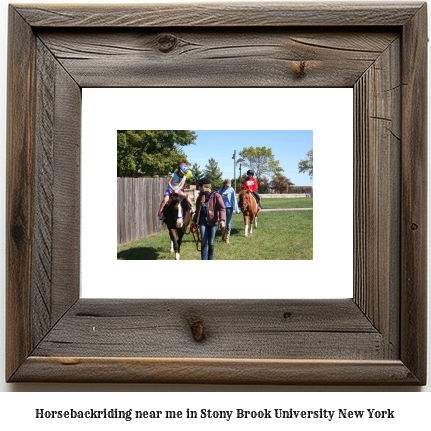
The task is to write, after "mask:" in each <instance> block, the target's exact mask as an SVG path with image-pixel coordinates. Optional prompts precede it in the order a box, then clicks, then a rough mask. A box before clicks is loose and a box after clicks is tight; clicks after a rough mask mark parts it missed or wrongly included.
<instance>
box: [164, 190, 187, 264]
mask: <svg viewBox="0 0 431 431" xmlns="http://www.w3.org/2000/svg"><path fill="white" fill-rule="evenodd" d="M168 203H169V205H168V207H167V208H165V210H164V214H165V217H166V218H165V219H164V220H163V223H166V226H167V228H168V231H169V236H170V238H171V249H170V252H171V253H173V252H174V251H175V260H180V248H181V242H182V240H183V235H184V232H185V230H186V228H187V226H188V225H189V223H190V221H191V214H190V208H189V205H188V203H187V196H185V195H182V194H181V195H180V194H178V193H172V194H171V195H170V197H169V201H168ZM177 236H178V239H177Z"/></svg>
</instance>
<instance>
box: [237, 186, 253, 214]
mask: <svg viewBox="0 0 431 431" xmlns="http://www.w3.org/2000/svg"><path fill="white" fill-rule="evenodd" d="M249 204H250V190H242V191H241V193H240V194H239V204H238V205H239V209H240V210H241V211H242V212H244V211H245V210H246V209H247V207H248V205H249Z"/></svg>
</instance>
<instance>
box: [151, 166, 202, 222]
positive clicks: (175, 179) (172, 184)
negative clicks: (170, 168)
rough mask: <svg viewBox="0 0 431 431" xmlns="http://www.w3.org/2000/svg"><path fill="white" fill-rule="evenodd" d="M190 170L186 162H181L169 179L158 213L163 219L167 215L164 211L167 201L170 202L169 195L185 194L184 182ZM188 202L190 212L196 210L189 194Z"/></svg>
mask: <svg viewBox="0 0 431 431" xmlns="http://www.w3.org/2000/svg"><path fill="white" fill-rule="evenodd" d="M188 171H189V168H188V166H187V165H186V164H185V163H180V165H179V166H178V170H177V172H174V173H173V174H172V175H171V176H170V178H169V181H168V186H167V187H166V192H165V196H164V198H163V201H162V203H161V204H160V210H159V212H158V213H157V215H158V216H159V217H160V219H161V220H164V219H165V216H164V215H163V214H162V211H163V209H164V207H165V205H166V203H167V202H168V199H169V196H170V195H171V194H172V193H173V192H176V193H179V194H184V192H183V191H182V190H181V189H182V188H183V187H184V184H185V182H186V175H187V172H188ZM187 203H188V204H189V207H190V212H191V213H192V214H193V213H194V212H195V211H196V210H195V207H194V206H193V203H192V201H191V200H190V198H189V197H188V196H187Z"/></svg>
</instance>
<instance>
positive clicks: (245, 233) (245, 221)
mask: <svg viewBox="0 0 431 431" xmlns="http://www.w3.org/2000/svg"><path fill="white" fill-rule="evenodd" d="M244 225H245V232H244V237H245V238H247V235H248V215H245V213H244Z"/></svg>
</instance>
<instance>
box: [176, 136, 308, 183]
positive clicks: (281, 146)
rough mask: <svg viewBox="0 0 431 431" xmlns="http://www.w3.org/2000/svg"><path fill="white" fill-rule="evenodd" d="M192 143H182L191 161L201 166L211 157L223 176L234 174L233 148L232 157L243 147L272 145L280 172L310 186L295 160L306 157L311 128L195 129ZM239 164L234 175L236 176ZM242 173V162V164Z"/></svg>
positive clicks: (231, 176)
mask: <svg viewBox="0 0 431 431" xmlns="http://www.w3.org/2000/svg"><path fill="white" fill-rule="evenodd" d="M195 132H196V134H197V135H198V138H197V140H196V145H188V146H187V147H183V150H184V152H185V154H186V155H187V157H188V159H189V162H190V163H191V164H193V163H197V164H198V165H200V167H201V169H202V170H203V169H204V167H205V165H206V164H207V163H208V159H209V158H211V157H213V158H214V159H215V160H216V161H217V163H218V166H219V168H220V169H221V171H222V172H223V178H227V177H228V178H231V179H232V180H233V177H234V173H233V170H234V161H233V159H232V156H233V153H234V150H236V158H237V159H239V157H240V156H239V152H240V151H241V150H242V149H243V148H245V147H267V148H271V149H272V153H273V154H274V156H275V159H276V160H278V161H279V162H280V166H281V167H282V168H283V169H284V172H283V174H284V175H285V176H286V177H288V178H290V180H291V181H292V182H293V183H294V184H295V185H297V186H311V185H313V180H312V179H311V178H310V177H309V175H308V174H307V173H301V174H300V173H299V172H298V163H299V161H300V160H301V159H305V158H306V157H307V152H308V151H310V150H311V149H312V148H313V131H312V130H195ZM238 168H239V166H238V167H237V171H236V176H237V178H238V176H239V169H238ZM242 168H243V169H242V173H244V166H243V167H242Z"/></svg>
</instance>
